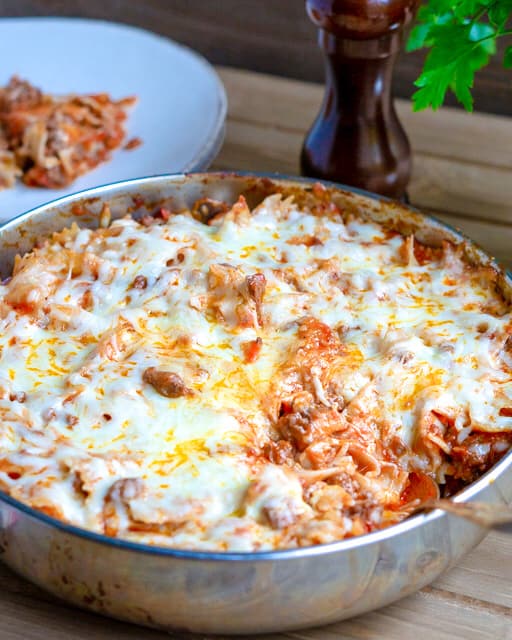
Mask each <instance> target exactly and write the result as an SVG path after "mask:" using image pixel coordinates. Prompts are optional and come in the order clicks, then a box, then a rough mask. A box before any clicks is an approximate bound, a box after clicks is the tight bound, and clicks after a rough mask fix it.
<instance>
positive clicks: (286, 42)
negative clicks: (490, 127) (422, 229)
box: [0, 0, 512, 115]
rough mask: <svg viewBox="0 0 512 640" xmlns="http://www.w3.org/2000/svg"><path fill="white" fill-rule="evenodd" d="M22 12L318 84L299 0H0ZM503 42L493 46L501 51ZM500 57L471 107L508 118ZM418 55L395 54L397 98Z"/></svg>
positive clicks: (508, 84)
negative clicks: (103, 25) (161, 41)
mask: <svg viewBox="0 0 512 640" xmlns="http://www.w3.org/2000/svg"><path fill="white" fill-rule="evenodd" d="M28 15H64V16H85V17H90V18H101V19H105V20H114V21H117V22H126V23H128V24H133V25H137V26H140V27H143V28H145V29H149V30H152V31H155V32H157V33H161V34H162V35H165V36H168V37H170V38H173V39H174V40H177V41H178V42H182V43H184V44H187V45H189V46H191V47H193V48H194V49H197V50H198V51H200V52H201V53H203V54H204V55H205V56H206V57H207V58H208V59H209V60H211V61H212V62H213V63H215V64H221V65H228V66H233V67H240V68H246V69H253V70H255V71H262V72H266V73H271V74H275V75H281V76H287V77H290V78H296V79H299V80H309V81H314V82H322V81H323V61H322V56H321V54H320V51H319V50H318V48H317V46H316V30H315V28H314V27H313V25H312V24H311V22H310V21H309V19H308V18H307V16H306V13H305V10H304V2H303V0H144V1H141V0H0V17H1V16H28ZM508 43H510V40H509V41H508ZM506 44H507V43H506V42H502V43H500V52H501V54H502V53H503V51H504V48H505V46H506ZM84 46H86V45H85V44H84ZM501 59H502V55H499V56H498V57H497V58H495V59H493V60H492V62H491V63H490V65H489V67H487V68H486V69H485V70H483V71H482V73H481V74H480V75H479V76H478V78H477V82H476V87H475V97H476V109H478V110H480V111H489V112H492V113H501V114H508V115H512V71H505V70H503V68H502V66H501ZM422 60H423V54H422V53H414V54H407V55H402V56H401V58H400V60H399V63H398V67H397V71H396V74H395V93H396V95H397V96H402V97H408V96H410V95H411V93H412V91H413V90H414V87H413V81H414V79H415V78H416V77H417V76H418V73H419V71H420V68H421V65H422ZM448 103H449V104H455V102H454V100H453V99H450V100H449V101H448Z"/></svg>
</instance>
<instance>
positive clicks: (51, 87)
mask: <svg viewBox="0 0 512 640" xmlns="http://www.w3.org/2000/svg"><path fill="white" fill-rule="evenodd" d="M13 74H18V75H19V76H21V77H22V78H25V79H27V80H29V81H30V82H31V83H33V84H34V85H36V86H38V87H40V88H42V89H43V91H45V92H47V93H54V94H66V93H73V92H76V93H95V92H107V93H109V94H110V95H111V96H112V97H113V98H116V99H117V98H123V97H125V96H130V95H136V96H137V97H138V103H137V104H136V105H135V107H134V108H133V109H132V110H131V112H130V115H129V118H128V120H127V125H126V127H127V140H129V139H130V138H133V137H136V136H137V137H140V138H141V139H142V141H143V144H142V145H141V146H139V147H137V148H136V149H132V150H131V151H124V150H121V149H119V150H117V151H115V152H114V153H113V156H112V159H111V160H110V161H109V162H107V163H104V164H101V165H100V166H99V167H97V168H96V169H94V170H93V171H91V172H90V173H87V174H86V175H84V176H82V177H81V178H79V179H78V180H76V181H75V182H74V183H73V184H72V185H71V186H70V187H67V188H66V189H59V190H55V189H51V190H50V189H34V188H29V187H26V186H24V185H23V184H22V183H18V184H17V186H16V187H15V188H13V189H6V190H3V191H0V221H5V220H8V219H10V218H12V217H14V216H16V215H18V214H19V213H22V212H24V211H27V210H29V209H31V208H33V207H35V206H37V205H39V204H43V203H44V202H49V201H50V200H54V199H55V198H58V197H60V196H63V195H66V194H68V193H74V192H76V191H80V190H82V189H87V188H88V187H93V186H96V185H99V184H105V183H108V182H115V181H118V180H124V179H127V178H137V177H141V176H150V175H155V174H160V173H174V172H180V171H198V170H202V169H206V168H207V167H208V165H209V164H210V163H211V162H212V160H213V158H214V157H215V155H216V154H217V152H218V151H219V149H220V146H221V144H222V141H223V136H224V124H225V119H226V106H227V101H226V94H225V92H224V87H223V86H222V83H221V81H220V79H219V77H218V76H217V74H216V73H215V71H214V69H213V68H212V67H211V66H210V65H209V64H208V62H206V60H205V59H204V58H202V57H201V56H199V55H198V54H196V53H194V52H193V51H191V50H190V49H187V48H186V47H183V46H181V45H178V44H176V43H175V42H172V41H171V40H167V39H166V38H162V37H160V36H157V35H154V34H152V33H149V32H147V31H143V30H142V29H137V28H134V27H128V26H125V25H120V24H113V23H109V22H101V21H97V20H82V19H73V18H5V19H0V86H3V85H5V84H6V83H7V82H8V80H9V78H10V77H11V75H13Z"/></svg>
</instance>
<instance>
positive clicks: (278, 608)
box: [0, 174, 512, 634]
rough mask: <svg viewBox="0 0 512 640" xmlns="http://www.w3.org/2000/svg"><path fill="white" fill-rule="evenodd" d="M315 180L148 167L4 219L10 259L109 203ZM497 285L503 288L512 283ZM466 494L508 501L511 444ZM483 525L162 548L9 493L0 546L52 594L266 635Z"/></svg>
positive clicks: (334, 191)
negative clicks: (89, 527)
mask: <svg viewBox="0 0 512 640" xmlns="http://www.w3.org/2000/svg"><path fill="white" fill-rule="evenodd" d="M311 186H312V183H311V182H308V181H305V180H298V179H297V180H296V179H283V178H279V177H272V178H271V179H270V178H269V177H268V176H251V175H242V174H197V175H176V176H160V177H153V178H143V179H140V180H132V181H127V182H122V183H117V184H114V185H108V186H104V187H98V188H96V189H91V190H89V191H86V192H83V193H81V194H76V195H74V196H69V197H66V198H63V199H61V200H59V201H56V202H53V203H50V204H48V205H44V206H42V207H39V208H38V209H35V210H33V211H31V212H29V213H27V214H24V215H23V216H21V217H19V218H17V219H16V220H14V221H12V222H10V223H8V224H7V225H5V226H4V227H3V228H2V229H0V247H1V254H0V256H1V257H0V271H1V272H2V275H4V276H5V275H8V272H9V269H10V266H11V264H12V260H13V257H14V255H15V254H16V253H18V252H24V251H27V250H29V249H30V248H31V247H32V246H33V245H34V243H35V242H36V241H37V239H38V238H40V237H44V236H46V235H47V234H49V233H50V232H52V231H55V230H58V229H61V228H62V227H64V226H67V225H69V224H71V222H73V221H77V222H78V223H79V224H81V225H83V226H95V225H97V223H98V217H99V212H100V210H101V208H102V204H103V203H104V202H109V204H110V207H111V210H112V213H113V216H114V217H119V216H121V215H124V214H125V213H126V211H127V210H131V211H133V212H134V213H135V214H137V213H142V212H143V211H144V208H145V206H146V207H147V208H148V209H150V210H152V209H153V208H154V207H155V206H158V205H159V204H161V203H166V204H169V203H170V205H171V206H172V207H173V208H179V207H180V206H190V205H191V204H192V203H193V202H195V201H196V200H197V199H198V198H200V197H205V196H208V197H211V198H215V199H220V200H227V201H231V202H232V201H234V200H236V198H237V197H238V195H239V194H241V193H243V194H245V195H246V197H247V199H248V201H249V202H250V204H251V205H254V204H256V203H257V202H258V201H259V200H261V199H262V198H263V197H264V196H265V195H267V194H268V193H269V192H272V191H273V190H274V189H276V188H279V189H282V190H284V191H285V192H286V193H292V192H293V193H295V195H296V196H297V197H298V198H299V199H300V198H308V197H311V194H310V192H311ZM327 188H328V189H329V190H331V195H332V197H333V198H335V199H336V200H337V201H338V204H339V205H340V206H342V207H344V208H345V209H347V210H353V211H355V212H357V211H360V210H362V211H365V212H366V213H367V215H369V216H370V217H371V218H374V219H376V220H383V221H387V222H391V223H392V224H394V226H395V227H396V228H397V229H399V230H400V231H403V232H407V233H409V232H411V231H414V232H415V234H416V235H417V237H418V238H419V239H420V240H423V241H425V242H427V243H431V244H438V243H439V242H440V241H441V240H442V239H443V238H447V239H450V240H452V241H454V242H457V243H460V242H464V243H465V248H466V252H467V254H468V257H469V258H470V259H471V260H473V261H475V262H477V263H484V264H489V263H492V261H491V259H490V258H489V257H488V256H486V255H485V253H483V252H482V251H480V250H479V249H478V248H476V247H475V246H474V245H472V244H471V243H470V242H469V241H467V240H465V239H464V238H462V236H460V235H459V234H458V233H457V232H456V231H454V230H453V229H450V228H448V227H446V226H444V225H443V224H441V223H440V222H438V221H436V220H434V219H432V218H429V217H427V216H424V215H422V214H420V213H418V212H415V211H412V210H410V209H407V208H404V207H402V206H400V205H397V204H394V203H391V202H388V201H383V200H379V199H376V198H373V197H371V196H369V195H368V194H361V193H360V192H357V193H355V192H353V191H347V190H343V189H342V188H338V187H336V186H335V185H327ZM499 286H500V287H501V288H502V290H503V292H504V294H505V295H506V296H507V297H509V298H510V297H511V295H512V282H511V280H510V279H509V278H507V277H506V276H505V275H503V276H502V277H501V279H500V282H499ZM455 500H456V502H466V501H478V502H487V503H490V504H505V503H510V502H511V501H512V453H508V454H507V455H506V456H505V457H504V458H503V459H502V460H501V461H500V462H499V463H498V464H497V465H496V466H495V467H494V468H493V469H491V470H490V471H489V472H488V473H487V474H486V475H485V476H483V477H482V478H480V479H479V480H478V481H477V482H475V483H473V484H472V485H470V486H469V487H467V488H466V489H465V490H464V491H462V492H461V493H460V494H459V495H458V496H457V497H456V498H455ZM484 535H485V529H484V528H483V527H481V526H479V525H476V524H474V523H471V522H469V521H466V520H463V519H461V518H458V517H455V516H454V515H452V514H449V513H444V512H441V511H440V510H434V511H432V512H430V513H427V514H425V513H423V514H419V515H416V516H413V517H411V518H410V519H408V520H406V521H404V522H402V523H400V524H398V525H396V526H393V527H390V528H389V529H385V530H383V531H379V532H376V533H372V534H368V535H365V536H361V537H359V538H353V539H350V540H345V541H341V542H336V543H332V544H327V545H321V546H316V547H309V548H303V549H293V550H287V551H276V552H260V553H204V552H192V551H191V552H188V551H178V550H172V549H163V548H156V547H150V546H145V545H141V544H134V543H130V542H125V541H122V540H117V539H111V538H107V537H105V536H102V535H98V534H95V533H91V532H88V531H84V530H81V529H78V528H76V527H73V526H69V525H66V524H64V523H62V522H59V521H56V520H54V519H52V518H50V517H48V516H46V515H44V514H42V513H40V512H37V511H35V510H33V509H31V508H29V507H27V506H25V505H23V504H21V503H19V502H17V501H16V500H14V499H12V498H10V497H9V496H7V495H5V494H2V493H0V558H1V559H2V560H3V561H4V562H6V563H7V564H8V565H9V566H10V567H12V568H13V569H14V570H15V571H17V572H18V573H20V574H22V575H24V576H25V577H27V578H28V579H30V580H32V581H33V582H35V583H37V584H39V585H40V586H42V587H44V588H45V589H48V590H49V591H51V592H52V593H54V594H56V595H58V596H60V597H62V598H64V599H65V600H68V601H70V602H73V603H75V604H77V605H79V606H81V607H85V608H88V609H91V610H94V611H97V612H100V613H103V614H106V615H111V616H114V617H118V618H122V619H126V620H130V621H133V622H137V623H140V624H145V625H150V626H158V627H162V628H166V629H169V630H182V631H185V630H186V631H194V632H200V633H223V634H241V633H261V632H271V631H281V630H287V629H297V628H300V627H308V626H316V625H320V624H325V623H328V622H334V621H337V620H341V619H343V618H347V617H350V616H354V615H357V614H360V613H363V612H365V611H369V610H371V609H375V608H377V607H380V606H382V605H385V604H387V603H389V602H392V601H394V600H396V599H398V598H401V597H403V596H405V595H407V594H409V593H411V592H413V591H415V590H417V589H419V588H421V587H422V586H424V585H426V584H428V583H429V582H431V581H432V580H434V579H435V578H436V577H437V576H438V575H439V574H440V573H441V572H442V571H444V570H445V569H446V568H448V567H449V566H451V565H453V564H454V563H456V562H457V561H458V560H459V559H460V558H461V557H462V556H463V555H464V554H465V553H467V552H468V551H469V550H470V549H471V548H472V547H474V546H475V545H476V544H477V543H478V542H479V541H480V540H481V539H482V538H483V536H484Z"/></svg>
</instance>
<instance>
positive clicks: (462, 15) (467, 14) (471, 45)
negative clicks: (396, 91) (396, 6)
mask: <svg viewBox="0 0 512 640" xmlns="http://www.w3.org/2000/svg"><path fill="white" fill-rule="evenodd" d="M511 18H512V0H452V1H451V2H449V1H447V0H430V1H429V2H427V3H425V4H423V5H422V6H421V7H420V9H419V11H418V16H417V24H416V26H415V27H414V28H413V29H412V31H411V34H410V37H409V40H408V43H407V50H408V51H413V50H416V49H421V48H422V47H427V48H429V53H428V55H427V57H426V59H425V63H424V66H423V70H422V73H421V75H420V76H419V78H418V79H417V80H416V82H415V85H416V86H417V87H418V90H417V91H416V92H415V93H414V95H413V108H414V110H415V111H419V110H421V109H425V108H427V107H431V108H432V109H438V108H439V107H440V106H441V105H442V104H443V102H444V100H445V96H446V93H447V92H448V91H452V92H453V93H454V94H455V96H456V97H457V99H458V100H459V102H461V104H462V105H463V106H464V107H465V109H467V110H468V111H472V109H473V97H472V95H471V89H472V88H473V83H474V78H475V73H476V72H477V71H479V70H480V69H482V68H483V67H485V66H486V65H487V64H488V63H489V59H490V57H491V56H492V55H494V54H495V53H496V40H497V39H498V38H500V37H502V36H507V35H512V30H507V23H508V22H509V20H510V19H511ZM510 49H511V47H509V48H508V49H507V50H506V51H505V57H504V60H503V65H504V67H505V68H510V67H512V53H511V52H510Z"/></svg>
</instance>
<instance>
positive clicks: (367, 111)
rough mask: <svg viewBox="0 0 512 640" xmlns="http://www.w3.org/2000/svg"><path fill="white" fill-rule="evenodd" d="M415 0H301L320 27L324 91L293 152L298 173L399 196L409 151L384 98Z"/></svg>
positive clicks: (390, 103) (408, 164)
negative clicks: (298, 153) (298, 151)
mask: <svg viewBox="0 0 512 640" xmlns="http://www.w3.org/2000/svg"><path fill="white" fill-rule="evenodd" d="M418 5H419V0H307V1H306V8H307V11H308V14H309V17H310V18H311V20H312V21H313V22H314V23H315V25H317V26H318V27H319V29H320V31H319V43H320V47H321V48H322V49H323V50H324V54H325V60H326V91H325V96H324V101H323V104H322V107H321V109H320V112H319V114H318V116H317V119H316V120H315V122H314V123H313V126H312V127H311V130H310V131H309V133H308V134H307V136H306V139H305V141H304V146H303V148H302V154H301V168H302V173H303V175H307V176H312V177H317V178H323V179H326V180H334V181H337V182H343V183H345V184H347V185H351V186H354V187H361V188H363V189H367V190H368V191H374V192H376V193H379V194H381V195H385V196H390V197H393V198H404V197H405V189H406V186H407V183H408V181H409V177H410V173H411V150H410V146H409V141H408V140H407V136H406V135H405V132H404V130H403V128H402V125H401V124H400V121H399V120H398V117H397V114H396V112H395V108H394V105H393V100H392V97H391V79H392V73H393V67H394V64H395V61H396V57H397V55H398V52H399V51H400V49H401V46H402V44H403V41H404V37H405V35H406V33H407V27H408V26H409V25H410V23H411V20H412V18H413V16H414V14H415V11H416V9H417V7H418Z"/></svg>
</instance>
